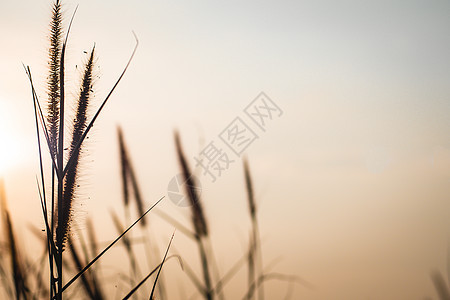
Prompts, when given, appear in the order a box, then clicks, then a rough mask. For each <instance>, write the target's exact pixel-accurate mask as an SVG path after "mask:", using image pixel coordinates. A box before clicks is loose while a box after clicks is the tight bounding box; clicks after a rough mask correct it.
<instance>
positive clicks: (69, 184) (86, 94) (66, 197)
mask: <svg viewBox="0 0 450 300" xmlns="http://www.w3.org/2000/svg"><path fill="white" fill-rule="evenodd" d="M94 51H95V47H94V48H93V49H92V51H91V53H90V55H89V59H88V61H87V63H86V66H85V70H84V74H83V79H82V83H81V88H80V95H79V98H78V103H77V110H76V116H75V119H74V124H73V132H72V141H71V143H70V152H69V155H70V157H74V159H73V164H72V165H71V167H70V168H69V169H68V171H67V174H66V176H65V178H64V194H63V201H62V209H61V210H60V211H61V213H62V215H61V216H58V228H60V229H59V230H57V234H61V236H60V237H58V238H57V239H59V238H62V239H63V246H64V241H65V240H66V238H67V233H68V231H69V225H70V217H71V211H72V203H73V199H74V196H75V189H76V179H77V174H78V164H79V158H80V154H81V147H78V146H77V145H78V143H79V142H80V140H81V137H82V135H83V133H84V131H85V129H86V126H87V110H88V105H89V102H90V101H89V100H90V96H91V94H92V87H93V81H92V77H93V76H92V71H93V66H94Z"/></svg>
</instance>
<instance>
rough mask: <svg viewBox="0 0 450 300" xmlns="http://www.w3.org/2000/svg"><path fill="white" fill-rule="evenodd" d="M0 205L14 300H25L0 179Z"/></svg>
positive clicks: (22, 278)
mask: <svg viewBox="0 0 450 300" xmlns="http://www.w3.org/2000/svg"><path fill="white" fill-rule="evenodd" d="M0 203H1V204H0V205H1V210H2V213H3V222H4V230H5V235H6V237H7V241H8V250H9V252H10V254H11V271H12V272H11V273H12V274H13V282H14V289H15V294H16V299H17V300H19V299H27V291H28V289H27V287H26V283H25V273H24V271H23V265H22V263H23V262H22V261H21V260H20V256H19V251H18V249H17V243H16V238H15V236H14V231H13V225H12V222H11V217H10V214H9V211H8V208H7V204H6V197H5V191H4V187H3V181H2V180H1V179H0Z"/></svg>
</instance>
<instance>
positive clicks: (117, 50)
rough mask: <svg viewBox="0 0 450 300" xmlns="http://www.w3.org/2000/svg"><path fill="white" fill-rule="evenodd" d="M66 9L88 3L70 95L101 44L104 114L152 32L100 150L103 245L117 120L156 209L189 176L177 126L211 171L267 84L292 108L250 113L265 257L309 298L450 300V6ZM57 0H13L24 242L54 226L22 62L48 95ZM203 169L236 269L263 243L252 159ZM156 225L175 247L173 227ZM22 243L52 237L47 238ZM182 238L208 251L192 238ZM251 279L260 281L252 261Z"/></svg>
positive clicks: (92, 201)
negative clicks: (246, 167)
mask: <svg viewBox="0 0 450 300" xmlns="http://www.w3.org/2000/svg"><path fill="white" fill-rule="evenodd" d="M63 3H64V5H63V7H64V12H65V16H66V19H65V24H67V23H68V21H69V19H70V15H71V14H72V12H73V11H74V9H75V7H76V5H77V4H79V7H78V11H77V13H76V16H75V19H74V23H73V26H72V31H71V33H70V37H69V45H68V58H67V59H68V60H67V66H66V70H67V78H68V85H69V87H70V89H69V92H68V97H70V96H71V95H72V96H73V95H76V93H77V88H76V86H77V83H78V80H79V75H80V72H81V71H80V70H79V68H80V66H81V65H82V64H83V62H84V61H86V59H87V55H86V54H84V51H89V50H90V49H91V48H92V46H93V45H94V43H95V45H96V51H97V58H98V59H97V66H98V67H97V69H96V72H97V73H96V75H98V78H97V81H96V88H95V91H96V94H95V95H96V96H95V98H94V105H97V106H98V105H99V103H100V102H101V100H102V99H103V98H104V97H105V95H106V94H107V93H108V91H109V89H110V87H111V86H112V85H113V84H114V81H115V80H116V78H117V77H118V75H119V74H120V72H121V71H122V69H123V67H124V66H125V64H126V62H127V59H128V57H129V55H130V54H131V52H132V50H133V47H134V42H135V41H134V37H133V34H132V31H134V32H135V33H136V35H137V36H138V38H139V42H140V45H139V48H138V51H137V54H136V56H135V58H134V60H133V62H132V64H131V66H130V68H129V70H128V73H127V74H126V76H125V77H124V79H123V81H122V82H121V84H120V85H119V87H118V88H117V90H116V92H115V93H114V94H113V96H112V97H111V99H110V102H109V103H108V104H107V106H106V108H105V110H104V112H103V113H102V114H101V116H100V118H99V120H98V123H96V126H95V127H94V129H93V133H92V134H91V135H90V139H89V141H88V143H87V145H86V147H87V149H88V152H87V156H86V157H85V160H84V163H83V165H84V169H85V172H84V173H85V174H84V175H83V176H82V177H81V180H82V182H83V185H82V188H83V190H82V191H81V193H80V195H79V197H80V201H79V203H80V205H79V206H80V212H79V215H77V216H76V217H77V218H79V220H84V219H86V217H87V216H90V217H93V218H94V220H95V223H96V224H97V225H98V227H100V226H104V227H106V228H105V230H106V232H107V233H105V235H104V237H103V240H105V241H106V240H108V239H111V238H112V236H113V235H114V231H113V230H112V229H110V228H108V227H111V222H110V219H109V210H110V208H114V209H116V210H117V211H119V210H120V207H121V187H120V172H119V164H118V147H117V140H116V127H117V125H120V126H122V128H123V131H124V134H125V139H126V141H127V144H128V147H129V150H130V152H131V154H132V160H133V162H134V164H135V169H136V171H137V173H138V176H139V181H140V183H141V185H142V189H143V194H144V197H145V199H146V203H147V204H148V206H150V204H152V203H153V202H155V201H156V200H157V199H159V198H160V197H161V196H163V195H166V194H167V186H168V183H169V181H170V180H171V178H173V176H175V175H176V174H177V173H178V172H179V171H178V164H177V161H176V155H175V147H174V141H173V131H174V130H175V129H177V130H178V131H179V132H180V135H181V140H182V142H183V145H184V147H185V151H186V154H187V156H188V158H189V159H190V161H189V163H190V164H191V166H192V167H194V165H195V160H194V157H195V156H198V155H199V153H200V151H201V150H202V149H203V148H204V147H205V146H206V145H208V144H209V143H210V142H211V141H215V142H216V141H217V143H218V144H219V141H220V138H219V134H220V133H221V132H222V131H223V130H225V128H227V126H228V125H229V124H230V123H231V122H232V121H233V120H234V119H235V118H236V117H241V118H242V119H243V120H247V121H249V119H245V118H246V117H245V116H246V115H245V113H244V108H245V107H246V106H247V105H249V104H250V103H251V102H252V101H253V100H254V99H255V97H257V96H258V95H259V94H260V92H264V93H265V94H266V95H267V96H268V97H269V98H270V99H271V100H272V101H273V102H274V103H276V105H277V106H278V107H279V108H280V109H281V110H282V111H283V114H282V115H281V116H279V117H274V119H273V120H272V121H270V122H269V123H268V125H267V129H266V131H265V132H264V131H261V130H259V131H258V128H257V127H255V124H252V123H248V124H249V126H253V127H252V128H253V129H254V130H255V133H257V135H258V139H256V140H255V141H254V142H253V143H252V144H251V145H250V146H249V147H248V148H247V149H246V150H245V152H244V154H245V155H246V156H247V157H248V159H249V162H250V169H251V171H252V174H253V181H254V184H255V193H256V197H257V204H258V206H259V211H258V217H259V221H260V224H261V235H262V241H263V251H264V255H263V256H264V257H263V258H264V261H265V264H266V265H267V266H269V267H270V266H271V265H272V266H273V264H274V266H273V267H271V269H270V271H275V272H278V273H283V274H293V275H297V276H300V277H301V278H303V279H305V280H307V281H308V282H310V283H311V284H313V285H314V287H315V288H314V289H313V290H311V289H308V288H306V287H304V286H301V285H295V289H294V291H293V295H292V299H300V298H302V299H338V300H339V299H424V298H426V297H431V298H432V299H437V295H436V293H435V291H434V288H433V285H432V282H431V280H430V276H429V274H430V271H431V270H435V269H437V270H440V271H441V272H442V273H443V274H444V276H445V278H447V273H446V269H447V263H448V261H447V252H448V250H449V249H450V248H449V247H450V246H449V238H450V202H449V200H450V199H449V196H450V117H449V116H450V84H449V82H450V2H449V1H446V0H434V1H410V0H408V1H406V0H402V1H385V0H382V1H357V0H349V1H332V0H326V1H325V0H322V1H245V2H244V1H138V0H130V1H118V0H112V1H97V0H91V1H87V0H79V1H63ZM50 8H51V2H50V1H47V0H46V1H42V0H40V1H31V0H23V1H2V2H1V4H0V41H1V50H0V54H1V55H0V68H1V73H0V141H1V147H0V176H1V177H3V178H4V180H5V184H6V189H7V196H8V199H9V202H10V208H11V211H12V214H13V215H14V216H15V220H17V221H16V223H17V224H18V225H17V227H18V231H19V233H21V234H22V235H24V236H27V235H29V231H28V227H27V226H28V224H29V223H32V224H34V225H36V226H42V218H41V212H40V208H39V201H38V194H37V188H36V179H35V178H36V174H38V170H39V169H38V160H37V159H38V156H37V147H36V137H35V128H34V117H33V107H32V99H31V92H30V87H29V83H28V81H27V78H26V75H25V72H24V70H23V67H22V63H24V64H26V65H30V67H31V70H32V72H33V75H34V80H35V82H36V85H37V88H38V94H39V95H40V96H41V97H42V100H41V101H44V97H45V87H46V86H45V78H46V63H47V62H46V59H47V47H48V39H47V34H48V33H47V31H48V24H49V19H50V11H51V10H50ZM76 66H77V67H76ZM249 122H250V121H249ZM201 171H202V170H201V169H198V170H197V172H198V177H199V179H200V181H201V183H202V201H203V202H204V207H205V211H206V214H207V216H208V219H209V222H210V225H211V231H212V235H213V237H212V239H213V245H214V247H215V252H216V256H217V259H218V261H219V267H220V269H221V270H222V271H223V272H225V271H226V270H227V269H228V268H229V266H231V265H232V263H233V262H234V261H236V260H237V259H238V258H239V257H240V255H242V254H243V253H244V251H245V249H246V245H247V244H246V243H247V240H248V230H249V224H250V222H249V220H248V208H247V203H246V194H245V187H244V176H243V169H242V161H241V159H240V158H239V157H235V162H234V163H233V164H231V165H230V168H229V170H226V172H224V173H223V174H222V175H221V176H220V178H218V179H217V180H216V182H214V183H212V182H211V180H209V178H208V177H206V176H203V175H201ZM24 208H26V210H25V212H24ZM161 209H163V210H164V211H166V212H168V213H170V214H173V216H175V217H176V218H179V219H180V220H181V222H183V223H184V224H186V225H187V226H190V223H189V217H188V216H189V210H188V209H186V208H181V207H177V206H175V205H174V204H173V203H172V202H171V201H170V199H165V200H164V202H163V203H162V205H161ZM150 218H154V219H155V221H154V222H155V228H154V229H153V234H154V236H155V239H156V240H157V241H158V243H160V244H161V248H163V247H165V245H166V243H167V241H168V237H169V236H170V234H171V232H172V231H173V229H172V228H171V227H170V226H168V225H167V224H166V223H164V222H161V220H160V219H158V218H157V217H154V216H151V217H150ZM79 223H80V225H79V228H80V229H79V230H82V229H83V226H84V225H83V224H82V223H83V222H82V221H80V222H79ZM105 224H106V225H105ZM158 226H160V227H158ZM108 230H109V231H108ZM21 242H23V244H27V245H28V244H29V245H30V246H31V247H35V246H36V245H37V246H39V247H40V244H38V241H37V240H36V239H34V238H31V239H25V238H23V239H22V241H21ZM33 243H35V244H36V245H35V246H33ZM163 245H164V246H163ZM186 245H187V246H186ZM37 246H36V247H37ZM185 247H187V248H185ZM174 248H175V249H176V250H177V251H179V252H181V253H187V255H192V256H193V257H194V256H195V259H197V258H196V256H197V255H198V254H197V253H196V252H195V249H191V248H193V247H192V245H190V244H189V241H188V240H187V239H186V238H183V237H182V234H181V233H177V235H176V236H175V239H174ZM184 249H187V250H184ZM39 251H40V250H39ZM191 252H192V253H191ZM272 263H273V264H272ZM193 264H194V263H193ZM171 272H172V274H173V273H175V274H176V273H179V274H178V275H179V277H178V279H179V281H180V282H181V283H180V285H183V289H185V291H186V292H187V293H188V294H189V295H190V294H191V292H192V291H193V290H194V289H193V288H192V286H191V285H190V284H189V279H187V278H186V277H185V276H184V277H183V275H182V271H180V269H179V268H173V270H171ZM239 276H241V277H242V278H246V277H245V268H244V270H243V271H242V272H241V273H240V274H239V275H237V277H236V278H237V279H238V278H241V277H239ZM237 279H236V280H234V281H232V282H231V283H230V287H233V286H234V287H237V288H236V289H233V288H230V289H229V290H228V291H227V292H228V294H229V295H230V297H232V299H234V298H235V299H239V298H240V297H242V295H243V293H244V292H245V286H242V285H240V282H239V281H238V280H237ZM244 282H245V281H244ZM177 287H178V286H177ZM266 290H267V297H268V299H277V298H278V299H280V298H279V297H280V296H279V295H280V294H281V295H284V293H285V292H286V291H287V283H285V282H279V281H271V282H269V283H268V284H267V287H266ZM178 295H179V294H178V293H174V295H173V298H174V299H176V297H178ZM271 295H272V296H271ZM270 296H271V297H270Z"/></svg>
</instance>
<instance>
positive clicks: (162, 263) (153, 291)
mask: <svg viewBox="0 0 450 300" xmlns="http://www.w3.org/2000/svg"><path fill="white" fill-rule="evenodd" d="M174 235H175V231H174V232H173V234H172V237H171V238H170V242H169V245H168V246H167V250H166V254H164V258H163V260H162V262H161V264H160V266H159V269H158V273H157V274H156V278H155V282H154V283H153V288H152V292H151V294H150V300H153V294H154V293H155V288H156V283H157V282H158V278H159V274H161V269H162V267H163V265H164V262H165V261H166V257H167V253H169V249H170V245H171V244H172V240H173V236H174Z"/></svg>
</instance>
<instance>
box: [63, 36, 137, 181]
mask: <svg viewBox="0 0 450 300" xmlns="http://www.w3.org/2000/svg"><path fill="white" fill-rule="evenodd" d="M133 34H134V32H133ZM134 37H135V39H136V45H135V46H134V49H133V52H132V53H131V56H130V58H129V59H128V62H127V64H126V66H125V68H124V69H123V71H122V73H121V74H120V76H119V78H118V79H117V81H116V83H115V84H114V85H113V87H112V88H111V90H110V91H109V93H108V95H107V96H106V98H105V99H104V100H103V102H102V104H101V105H100V107H99V108H98V110H97V112H96V113H95V115H94V117H93V118H92V120H91V122H90V123H89V125H88V126H87V128H86V130H85V131H84V133H83V135H82V136H81V138H80V141H79V142H78V144H77V146H76V148H79V147H80V146H81V143H83V141H84V139H85V138H86V136H87V134H88V133H89V131H90V130H91V128H92V126H94V122H95V120H97V118H98V116H99V115H100V112H101V111H102V110H103V108H104V107H105V105H106V102H108V99H109V97H111V95H112V93H113V92H114V90H115V89H116V87H117V85H118V84H119V82H120V80H121V79H122V77H123V76H124V75H125V72H126V71H127V70H128V67H129V66H130V64H131V61H132V60H133V57H134V55H135V53H136V50H137V48H138V45H139V40H138V39H137V36H136V34H134ZM73 160H74V157H73V156H72V157H70V158H69V160H68V162H67V164H66V167H65V169H64V172H63V176H64V175H65V174H66V173H67V170H68V168H70V167H71V165H72V164H73Z"/></svg>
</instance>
